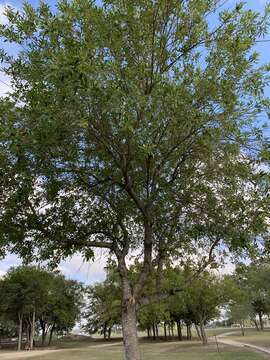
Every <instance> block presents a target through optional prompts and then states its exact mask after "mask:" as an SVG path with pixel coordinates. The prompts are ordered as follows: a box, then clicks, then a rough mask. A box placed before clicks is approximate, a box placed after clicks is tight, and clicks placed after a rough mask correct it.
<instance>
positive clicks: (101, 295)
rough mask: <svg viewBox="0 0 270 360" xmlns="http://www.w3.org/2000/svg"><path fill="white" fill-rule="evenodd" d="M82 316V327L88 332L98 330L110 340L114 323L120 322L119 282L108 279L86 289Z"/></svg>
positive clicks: (92, 332)
mask: <svg viewBox="0 0 270 360" xmlns="http://www.w3.org/2000/svg"><path fill="white" fill-rule="evenodd" d="M84 316H85V317H86V321H87V322H86V324H85V325H84V329H85V330H86V331H87V332H89V333H90V334H94V333H96V332H98V331H99V332H100V333H101V334H103V336H104V339H108V340H110V337H111V331H112V328H113V326H114V325H118V324H120V323H121V296H120V294H119V283H118V284H113V283H110V282H109V281H108V279H107V280H106V281H105V282H103V283H101V284H96V285H93V286H90V287H89V288H88V289H87V309H86V311H85V314H84Z"/></svg>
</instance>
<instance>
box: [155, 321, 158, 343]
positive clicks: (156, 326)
mask: <svg viewBox="0 0 270 360" xmlns="http://www.w3.org/2000/svg"><path fill="white" fill-rule="evenodd" d="M155 328H156V336H157V339H158V325H157V324H156V325H155Z"/></svg>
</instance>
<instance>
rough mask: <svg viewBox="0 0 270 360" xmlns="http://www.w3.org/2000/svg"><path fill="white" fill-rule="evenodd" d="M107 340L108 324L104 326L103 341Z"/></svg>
mask: <svg viewBox="0 0 270 360" xmlns="http://www.w3.org/2000/svg"><path fill="white" fill-rule="evenodd" d="M106 338H107V324H106V323H105V324H104V326H103V339H104V340H106Z"/></svg>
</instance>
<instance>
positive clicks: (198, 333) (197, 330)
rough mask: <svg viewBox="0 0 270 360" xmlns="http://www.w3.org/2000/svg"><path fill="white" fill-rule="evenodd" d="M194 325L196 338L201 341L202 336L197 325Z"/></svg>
mask: <svg viewBox="0 0 270 360" xmlns="http://www.w3.org/2000/svg"><path fill="white" fill-rule="evenodd" d="M194 325H195V329H196V332H197V335H198V338H199V340H200V341H202V336H201V333H200V329H199V326H198V324H194Z"/></svg>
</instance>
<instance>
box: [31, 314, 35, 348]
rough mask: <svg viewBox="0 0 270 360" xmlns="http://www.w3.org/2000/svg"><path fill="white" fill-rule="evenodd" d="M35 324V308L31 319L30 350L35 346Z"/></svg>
mask: <svg viewBox="0 0 270 360" xmlns="http://www.w3.org/2000/svg"><path fill="white" fill-rule="evenodd" d="M35 324H36V311H35V309H34V310H33V314H32V321H31V328H30V329H31V330H30V331H31V333H30V350H33V348H34V337H35Z"/></svg>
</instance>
